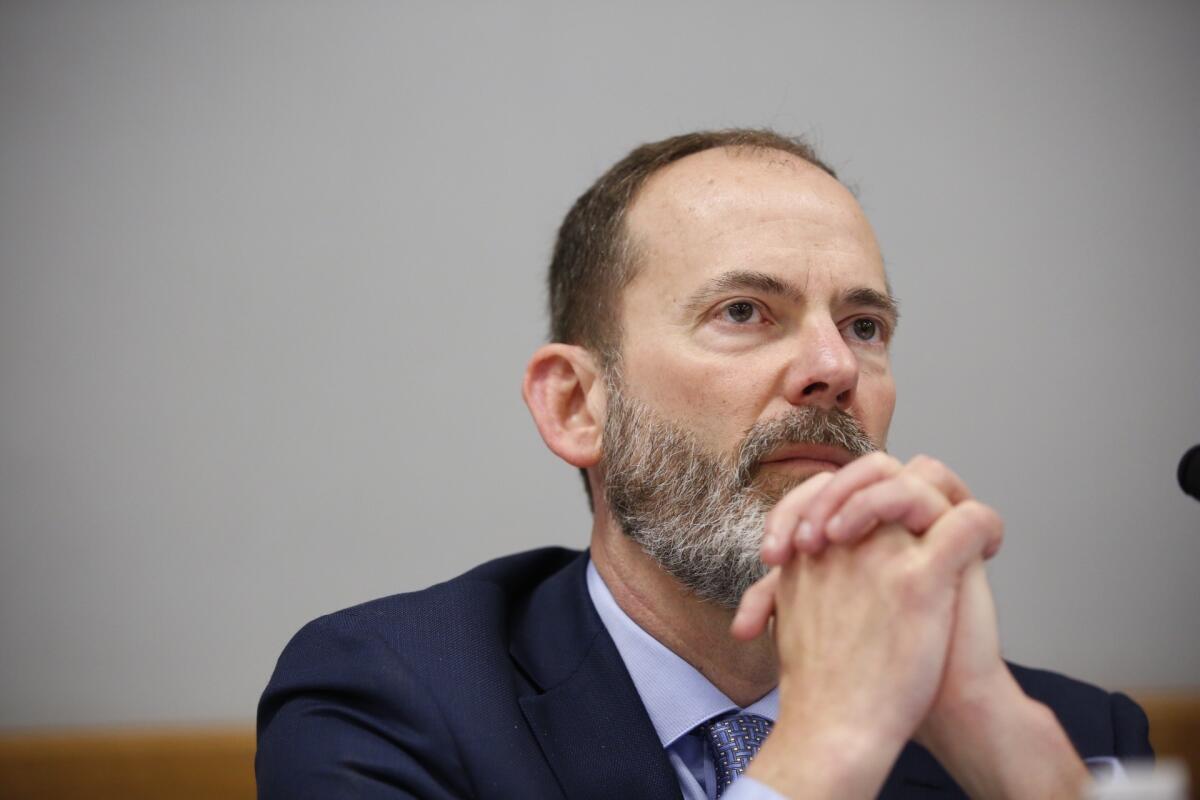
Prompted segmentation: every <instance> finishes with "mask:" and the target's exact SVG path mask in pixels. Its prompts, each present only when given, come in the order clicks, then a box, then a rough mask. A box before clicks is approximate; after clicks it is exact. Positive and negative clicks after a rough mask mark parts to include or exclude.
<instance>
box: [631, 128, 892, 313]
mask: <svg viewBox="0 0 1200 800" xmlns="http://www.w3.org/2000/svg"><path fill="white" fill-rule="evenodd" d="M626 234H627V235H628V237H629V239H630V243H631V244H632V245H633V246H634V248H635V251H636V252H637V253H638V254H639V258H638V259H637V261H638V270H637V276H636V277H635V279H634V282H635V283H637V282H643V281H649V282H651V283H655V284H663V283H669V284H687V283H694V282H696V281H700V280H704V279H705V278H707V277H710V276H711V274H712V273H714V272H715V271H719V270H726V269H757V270H762V271H767V272H774V273H778V272H780V271H784V272H788V273H793V275H790V276H788V277H797V276H796V275H795V274H794V273H797V272H803V273H805V274H804V275H803V276H800V277H803V278H804V279H806V280H807V279H809V278H810V277H816V276H810V275H809V273H811V272H813V271H814V270H815V271H817V272H819V273H821V274H823V275H826V276H828V277H831V278H838V277H841V278H844V279H845V280H852V281H853V282H855V283H858V284H864V285H869V286H872V287H873V288H876V289H879V290H880V291H886V280H885V278H884V274H883V260H882V257H881V256H880V253H879V247H878V245H877V243H876V241H875V235H874V233H873V231H872V230H871V226H870V223H869V222H868V221H867V219H866V216H865V215H864V214H863V211H862V209H861V208H860V207H859V205H858V202H857V201H856V200H855V199H854V196H853V195H852V194H851V193H850V192H849V190H847V189H846V188H845V187H844V186H842V184H841V183H839V182H838V181H837V180H836V179H835V178H833V177H832V176H831V175H829V174H828V173H826V172H825V171H824V170H822V169H820V168H819V167H816V166H814V165H812V164H810V163H808V162H807V161H804V160H803V159H800V158H799V157H796V156H793V155H791V154H789V153H784V152H782V151H778V150H748V149H745V148H742V149H737V150H734V149H729V148H715V149H711V150H705V151H703V152H700V153H695V154H693V155H690V156H687V157H686V158H683V159H680V160H679V161H676V162H674V163H672V164H670V165H668V166H667V167H665V168H663V169H662V170H659V171H658V172H656V173H655V174H654V175H652V176H651V177H650V179H649V180H647V181H646V183H645V185H644V186H643V187H642V189H641V191H640V192H639V193H638V195H637V197H636V198H635V199H634V202H633V204H632V205H631V207H630V209H629V213H628V215H627V217H626Z"/></svg>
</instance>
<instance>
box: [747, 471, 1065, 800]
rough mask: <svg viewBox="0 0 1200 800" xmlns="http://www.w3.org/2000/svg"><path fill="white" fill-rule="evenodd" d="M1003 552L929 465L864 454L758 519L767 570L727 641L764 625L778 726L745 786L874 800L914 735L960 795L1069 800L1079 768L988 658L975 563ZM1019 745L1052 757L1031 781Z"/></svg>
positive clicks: (997, 528)
mask: <svg viewBox="0 0 1200 800" xmlns="http://www.w3.org/2000/svg"><path fill="white" fill-rule="evenodd" d="M1002 540H1003V523H1002V521H1001V519H1000V516H999V515H998V514H997V513H996V512H995V511H994V510H992V509H991V508H989V507H988V506H986V505H984V504H982V503H980V502H978V501H976V500H974V499H973V498H972V496H971V493H970V491H969V490H968V489H967V487H966V485H965V484H964V483H963V482H962V480H961V479H959V477H958V476H957V475H955V474H954V473H953V472H952V471H950V470H949V469H948V468H946V467H945V466H944V465H943V464H941V463H940V462H938V461H936V460H934V459H931V458H928V457H926V456H917V457H916V458H914V459H912V460H911V461H909V462H908V463H907V464H902V463H901V462H899V461H897V460H896V459H895V458H893V457H891V456H888V455H886V454H884V453H874V454H871V455H868V456H864V457H863V458H860V459H857V460H856V461H853V462H851V463H850V464H848V465H847V466H845V467H843V468H842V469H840V470H838V471H837V472H836V473H824V474H820V475H817V476H814V477H813V478H811V479H809V480H807V481H805V482H804V483H803V484H801V485H800V486H798V487H796V488H795V489H793V490H792V491H791V492H789V493H788V494H787V495H785V496H784V497H783V498H782V499H781V500H780V501H779V503H778V504H777V505H776V506H775V508H774V509H773V510H772V511H771V512H770V514H769V515H768V517H767V521H766V531H765V534H764V539H763V546H762V558H763V561H764V562H765V563H766V564H768V565H770V566H771V569H770V571H769V572H768V574H767V576H766V577H765V578H763V579H762V580H761V581H759V582H758V583H756V584H755V585H754V586H752V587H751V588H750V589H749V590H748V591H747V592H746V594H745V595H744V597H743V599H742V602H741V605H740V607H739V609H738V612H737V614H736V616H735V618H734V621H733V625H732V629H731V630H732V633H733V635H734V636H735V637H736V638H739V639H743V640H749V639H753V638H755V637H757V636H759V635H761V634H763V633H764V632H765V631H766V630H767V629H768V627H770V626H769V623H770V619H771V617H772V616H774V618H775V624H774V629H773V634H774V637H775V643H776V650H777V654H778V659H779V675H780V678H779V686H780V717H779V719H778V720H777V723H776V728H775V732H774V733H773V734H772V736H771V737H770V738H769V739H768V741H767V743H766V744H765V745H764V747H763V751H762V752H761V753H760V754H759V756H758V757H757V758H756V759H755V762H754V763H753V764H752V765H751V770H750V773H749V774H752V775H755V776H756V777H758V779H759V780H762V781H764V782H766V783H767V784H768V785H773V786H775V787H776V788H777V789H780V790H783V791H784V793H785V794H790V793H791V792H797V793H801V792H802V793H804V794H806V795H810V796H822V795H823V794H829V796H838V797H854V796H862V797H873V796H874V795H875V793H876V792H878V790H879V787H880V786H881V785H882V782H883V779H884V778H885V777H886V775H887V771H888V770H889V769H890V767H891V765H892V763H893V762H894V760H895V758H896V756H897V754H898V753H899V751H900V749H901V748H902V747H903V746H904V743H905V742H907V741H908V740H909V739H910V738H915V739H916V740H917V741H918V742H920V743H921V744H923V745H924V746H926V747H927V748H928V749H929V750H930V751H931V752H933V754H934V755H935V757H937V758H938V760H939V761H940V762H941V763H942V764H943V766H945V767H946V768H947V769H948V770H949V771H950V772H951V774H952V775H953V776H954V777H955V779H956V780H957V781H958V782H959V783H960V784H961V785H962V786H963V787H964V788H965V789H966V790H967V791H968V792H969V793H970V794H971V795H972V796H991V797H1002V796H1019V794H1020V793H1021V792H1024V793H1026V796H1040V797H1051V796H1060V797H1074V796H1077V795H1078V791H1079V788H1080V786H1081V785H1082V782H1083V781H1085V780H1086V772H1085V771H1084V770H1083V766H1082V764H1081V763H1080V762H1079V760H1078V757H1076V756H1075V755H1074V751H1073V750H1072V749H1071V748H1070V745H1069V742H1067V740H1066V736H1065V734H1064V733H1063V732H1062V729H1061V727H1059V725H1058V723H1057V721H1056V720H1055V719H1054V717H1053V715H1052V714H1051V713H1050V712H1049V710H1048V709H1046V708H1045V707H1044V706H1041V705H1040V704H1038V703H1035V702H1033V701H1032V700H1030V699H1029V698H1028V697H1027V696H1026V695H1025V694H1024V693H1023V692H1022V691H1021V689H1020V687H1019V686H1018V685H1017V683H1016V681H1015V680H1014V679H1013V678H1012V676H1011V674H1010V673H1009V671H1008V669H1007V667H1006V665H1005V664H1004V662H1003V661H1002V659H1001V657H1000V645H999V637H998V634H997V626H996V615H995V609H994V606H993V602H992V596H991V590H990V588H989V586H988V582H987V576H986V573H985V571H984V568H983V562H984V561H985V560H986V559H988V558H990V557H991V556H993V555H994V554H995V553H996V552H997V551H998V550H999V548H1000V545H1001V542H1002ZM1064 745H1065V746H1064ZM1031 748H1037V749H1039V750H1041V751H1042V752H1041V756H1042V757H1043V758H1045V757H1046V756H1047V754H1048V755H1049V759H1050V760H1049V761H1043V762H1042V767H1041V768H1040V770H1039V769H1033V770H1030V768H1029V767H1030V765H1029V764H1028V763H1021V762H1023V761H1026V760H1027V759H1028V758H1030V757H1031V756H1032V757H1038V756H1037V753H1036V752H1032V753H1031V752H1030V749H1031ZM797 753H803V754H804V757H803V758H801V759H800V760H797V756H796V754H797ZM1014 761H1015V762H1016V763H1014ZM814 769H818V770H820V771H819V773H818V772H814V771H813V770H814ZM1021 770H1023V772H1022V771H1021ZM821 780H828V781H830V785H829V786H828V787H823V786H821V785H820V781H821ZM1031 781H1034V783H1031ZM824 789H829V790H830V792H825V791H824ZM1031 791H1032V792H1034V794H1032V795H1030V794H1028V793H1029V792H1031Z"/></svg>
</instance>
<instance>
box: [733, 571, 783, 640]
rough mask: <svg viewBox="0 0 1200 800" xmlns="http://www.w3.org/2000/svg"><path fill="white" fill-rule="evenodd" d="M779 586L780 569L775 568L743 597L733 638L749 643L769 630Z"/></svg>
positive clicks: (736, 616)
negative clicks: (776, 591) (776, 590)
mask: <svg viewBox="0 0 1200 800" xmlns="http://www.w3.org/2000/svg"><path fill="white" fill-rule="evenodd" d="M778 585H779V567H775V568H774V569H772V570H771V571H770V572H768V573H767V574H766V575H765V576H764V577H763V578H761V579H760V580H758V581H756V582H755V583H754V585H753V586H751V587H750V588H749V589H747V590H746V591H745V593H744V594H743V595H742V602H741V603H739V604H738V610H737V613H736V614H734V615H733V623H732V624H731V625H730V626H729V632H730V633H731V634H733V638H735V639H741V640H742V641H744V642H748V641H750V640H751V639H754V638H756V637H758V636H759V635H761V634H762V632H763V631H765V630H766V629H767V622H768V621H769V620H770V619H771V614H773V613H774V612H775V588H776V587H777V586H778Z"/></svg>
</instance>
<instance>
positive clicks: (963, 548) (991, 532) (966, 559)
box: [923, 500, 1004, 577]
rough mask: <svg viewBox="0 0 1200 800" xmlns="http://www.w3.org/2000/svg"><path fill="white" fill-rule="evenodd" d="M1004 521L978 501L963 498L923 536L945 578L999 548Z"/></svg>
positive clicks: (930, 557) (932, 557) (933, 562)
mask: <svg viewBox="0 0 1200 800" xmlns="http://www.w3.org/2000/svg"><path fill="white" fill-rule="evenodd" d="M1003 540H1004V520H1002V519H1001V518H1000V515H999V514H997V513H996V511H995V509H993V508H991V507H990V506H985V505H984V504H983V503H980V502H979V501H977V500H964V501H963V502H961V503H959V504H958V505H956V506H954V507H952V508H951V509H950V510H949V511H947V512H946V513H945V514H943V515H942V516H941V518H939V519H938V521H937V522H935V523H934V524H933V525H932V526H931V527H930V528H929V530H928V531H926V532H925V536H924V537H923V544H924V546H925V547H927V548H928V549H927V551H926V552H927V553H928V558H929V559H930V562H931V564H932V567H933V569H934V570H935V571H936V572H939V573H940V574H941V575H942V576H943V577H947V576H950V575H953V574H958V573H961V572H962V570H963V569H965V568H966V566H967V565H968V564H970V563H971V561H972V560H974V559H977V558H983V557H986V555H987V553H989V552H993V553H994V552H995V551H996V550H998V549H999V547H1000V544H1001V542H1002V541H1003Z"/></svg>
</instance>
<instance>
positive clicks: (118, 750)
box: [0, 726, 255, 800]
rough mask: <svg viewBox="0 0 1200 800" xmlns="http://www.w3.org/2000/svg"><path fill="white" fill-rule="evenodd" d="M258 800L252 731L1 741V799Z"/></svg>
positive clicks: (81, 734)
mask: <svg viewBox="0 0 1200 800" xmlns="http://www.w3.org/2000/svg"><path fill="white" fill-rule="evenodd" d="M254 796H255V792H254V729H253V727H250V726H239V727H229V728H180V729H166V730H164V729H161V728H155V729H149V730H141V731H138V730H129V731H126V730H122V731H103V730H97V731H72V732H69V733H68V732H62V733H32V734H22V735H15V734H4V735H2V736H0V800H26V798H29V800H33V798H37V800H66V799H67V798H87V800H109V799H110V798H111V800H117V798H123V799H124V800H152V799H153V800H159V799H160V798H162V799H163V800H166V799H167V798H170V800H210V799H211V800H216V798H228V800H240V799H241V798H246V800H252V799H253V798H254Z"/></svg>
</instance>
